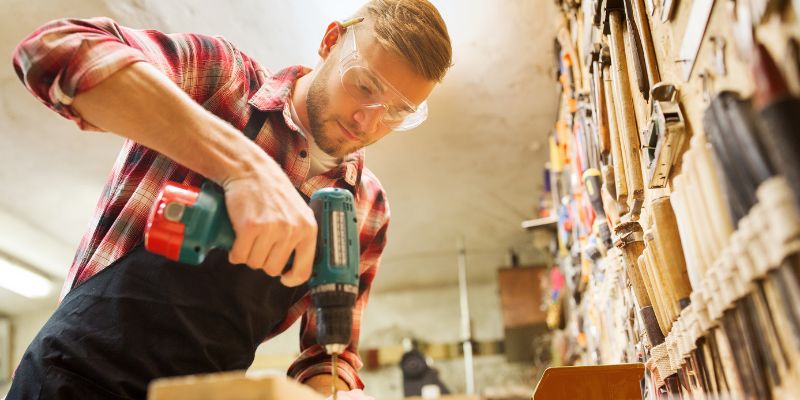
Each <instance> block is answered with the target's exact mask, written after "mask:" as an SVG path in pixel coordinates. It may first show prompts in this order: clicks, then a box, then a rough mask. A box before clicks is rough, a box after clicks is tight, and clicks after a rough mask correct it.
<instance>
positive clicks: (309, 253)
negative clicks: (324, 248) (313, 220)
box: [281, 229, 317, 287]
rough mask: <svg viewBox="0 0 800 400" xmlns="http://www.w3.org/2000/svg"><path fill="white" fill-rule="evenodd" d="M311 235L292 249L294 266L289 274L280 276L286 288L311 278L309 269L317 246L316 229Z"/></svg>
mask: <svg viewBox="0 0 800 400" xmlns="http://www.w3.org/2000/svg"><path fill="white" fill-rule="evenodd" d="M312 233H313V234H311V233H310V234H308V235H307V236H306V237H305V238H304V239H303V240H301V241H300V242H299V243H297V246H296V247H295V248H294V251H295V254H294V265H293V266H292V268H291V269H290V270H289V272H287V273H285V274H283V276H281V283H283V284H284V285H286V286H289V287H292V286H298V285H301V284H303V283H304V282H306V281H307V280H308V278H310V277H311V268H312V266H313V262H314V251H315V249H316V246H317V234H316V229H314V230H313V232H312Z"/></svg>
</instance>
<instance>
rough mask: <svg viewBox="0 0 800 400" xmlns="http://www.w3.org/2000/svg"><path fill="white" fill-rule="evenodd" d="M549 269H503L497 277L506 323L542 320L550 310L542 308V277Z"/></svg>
mask: <svg viewBox="0 0 800 400" xmlns="http://www.w3.org/2000/svg"><path fill="white" fill-rule="evenodd" d="M546 274H547V268H544V267H516V268H500V269H499V270H498V275H497V280H498V286H499V288H500V307H501V308H502V311H503V326H504V327H506V328H515V327H519V326H524V325H531V324H537V323H542V322H544V321H545V318H546V316H547V313H546V312H545V311H544V310H542V309H541V304H542V295H543V291H542V283H541V282H542V280H543V279H545V278H546Z"/></svg>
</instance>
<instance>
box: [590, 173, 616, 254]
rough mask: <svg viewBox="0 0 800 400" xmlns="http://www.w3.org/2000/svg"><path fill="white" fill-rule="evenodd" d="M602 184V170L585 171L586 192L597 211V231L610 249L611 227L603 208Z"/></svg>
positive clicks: (595, 222)
mask: <svg viewBox="0 0 800 400" xmlns="http://www.w3.org/2000/svg"><path fill="white" fill-rule="evenodd" d="M601 185H602V179H601V177H600V171H598V170H597V169H596V168H590V169H587V170H586V171H585V172H584V173H583V187H584V189H585V190H584V192H585V193H586V195H587V197H588V198H589V202H590V203H591V204H592V209H594V213H595V221H594V225H595V226H596V227H597V232H598V234H599V236H600V240H601V241H602V243H603V246H605V248H606V249H610V248H611V245H612V242H611V229H610V228H609V227H608V222H607V219H606V213H605V210H604V209H603V198H602V195H601V192H600V189H601Z"/></svg>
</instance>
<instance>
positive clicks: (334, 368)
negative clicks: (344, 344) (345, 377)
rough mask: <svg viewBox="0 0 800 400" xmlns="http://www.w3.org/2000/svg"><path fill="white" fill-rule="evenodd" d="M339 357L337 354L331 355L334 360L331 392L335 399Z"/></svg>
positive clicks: (334, 399)
mask: <svg viewBox="0 0 800 400" xmlns="http://www.w3.org/2000/svg"><path fill="white" fill-rule="evenodd" d="M338 358H339V357H337V356H336V354H333V355H331V361H332V362H333V368H331V393H332V394H333V400H336V360H337V359H338Z"/></svg>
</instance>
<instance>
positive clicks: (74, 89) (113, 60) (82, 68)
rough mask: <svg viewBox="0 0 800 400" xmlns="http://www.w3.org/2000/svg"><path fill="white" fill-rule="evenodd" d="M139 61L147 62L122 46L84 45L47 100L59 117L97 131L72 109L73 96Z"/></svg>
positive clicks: (53, 85) (60, 76)
mask: <svg viewBox="0 0 800 400" xmlns="http://www.w3.org/2000/svg"><path fill="white" fill-rule="evenodd" d="M140 61H147V60H146V59H145V57H144V55H143V54H142V53H141V52H140V51H139V50H137V49H133V48H131V47H129V46H127V45H124V44H122V43H114V42H106V43H102V44H98V45H96V46H93V47H92V48H89V46H87V45H85V44H81V46H80V47H79V48H78V50H77V51H76V54H75V56H73V58H72V61H71V62H70V63H69V65H68V66H67V67H66V68H65V70H64V71H62V73H60V74H59V75H58V76H57V77H56V79H55V81H54V82H53V84H52V85H51V86H50V99H51V101H52V102H53V108H54V109H55V111H57V112H58V113H59V114H61V115H63V116H64V117H66V118H68V119H70V120H72V121H74V122H75V123H76V124H78V126H79V127H80V128H81V129H84V130H100V129H98V128H97V127H95V126H93V125H91V124H90V123H88V122H87V121H85V120H84V119H83V118H82V117H81V115H80V114H79V113H78V112H77V111H76V110H75V109H74V108H73V107H72V102H73V101H74V100H75V97H76V96H77V95H78V94H80V93H82V92H85V91H87V90H89V89H91V88H93V87H95V86H97V85H98V84H100V83H101V82H103V81H104V80H105V79H107V78H108V77H109V76H111V75H113V74H115V73H116V72H118V71H120V70H122V69H124V68H125V67H128V66H129V65H131V64H134V63H136V62H140Z"/></svg>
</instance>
